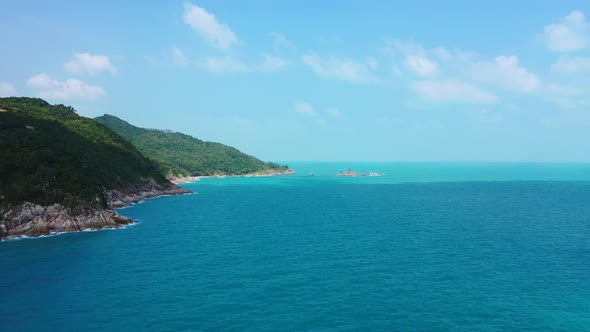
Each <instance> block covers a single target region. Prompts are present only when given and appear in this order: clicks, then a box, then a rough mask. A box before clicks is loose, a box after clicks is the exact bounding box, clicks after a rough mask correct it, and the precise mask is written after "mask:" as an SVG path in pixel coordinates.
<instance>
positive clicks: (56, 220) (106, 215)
mask: <svg viewBox="0 0 590 332" xmlns="http://www.w3.org/2000/svg"><path fill="white" fill-rule="evenodd" d="M1 218H3V220H1V221H0V239H2V238H10V237H17V236H39V235H46V234H50V233H53V232H73V231H81V230H85V229H102V228H119V227H121V226H125V225H128V224H131V223H133V220H131V219H129V218H126V217H123V216H120V215H119V214H117V213H116V212H115V211H112V210H95V211H85V212H83V213H80V214H77V215H73V214H72V210H71V209H68V208H65V207H64V206H63V205H60V204H53V205H50V206H41V205H35V204H33V203H29V202H26V203H24V204H22V205H21V206H18V207H16V208H14V209H11V210H9V211H7V212H6V213H4V214H3V216H2V217H1Z"/></svg>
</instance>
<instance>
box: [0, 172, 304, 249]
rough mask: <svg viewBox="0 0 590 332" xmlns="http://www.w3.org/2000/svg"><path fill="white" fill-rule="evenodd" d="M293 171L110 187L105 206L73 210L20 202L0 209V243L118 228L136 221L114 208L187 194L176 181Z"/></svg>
mask: <svg viewBox="0 0 590 332" xmlns="http://www.w3.org/2000/svg"><path fill="white" fill-rule="evenodd" d="M291 174H295V172H294V171H293V170H292V169H287V170H285V171H281V172H277V171H271V172H254V173H248V174H239V175H210V176H189V177H173V178H170V179H169V180H170V182H171V183H172V184H173V186H171V187H168V188H166V187H162V186H160V185H157V184H155V183H151V184H149V185H148V186H146V187H142V188H132V189H130V190H126V191H124V192H123V191H119V190H111V191H109V192H108V193H107V202H108V203H107V204H108V207H107V208H81V209H82V211H76V212H75V211H74V210H76V209H74V208H68V207H65V206H63V205H61V204H58V203H55V204H51V205H46V206H42V205H39V204H34V203H31V202H23V203H22V204H19V205H17V206H14V207H12V208H10V209H7V210H2V209H0V242H1V241H5V240H14V239H18V238H37V237H46V236H52V235H59V234H64V233H72V232H84V231H98V230H106V229H110V230H113V229H121V228H125V227H127V226H130V225H133V224H135V223H136V221H135V220H132V219H130V218H127V217H125V216H122V215H120V214H119V213H118V212H116V211H115V209H121V208H125V207H128V206H131V205H133V204H137V203H140V202H142V201H145V200H147V199H152V198H158V197H162V196H175V195H186V194H191V193H192V192H191V191H190V190H187V189H184V188H182V187H179V186H178V184H184V183H193V182H196V181H199V180H200V179H205V178H215V179H222V178H234V177H270V176H280V175H291Z"/></svg>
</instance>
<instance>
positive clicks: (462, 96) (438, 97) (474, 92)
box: [413, 79, 498, 104]
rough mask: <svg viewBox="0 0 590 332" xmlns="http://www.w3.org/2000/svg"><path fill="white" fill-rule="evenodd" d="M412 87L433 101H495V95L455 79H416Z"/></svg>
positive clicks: (496, 99) (483, 102) (487, 102)
mask: <svg viewBox="0 0 590 332" xmlns="http://www.w3.org/2000/svg"><path fill="white" fill-rule="evenodd" d="M413 89H414V91H416V92H417V93H418V94H420V95H421V96H422V97H424V98H426V99H429V100H434V101H457V102H467V103H481V104H489V103H497V102H498V97H496V95H494V94H492V93H489V92H486V91H483V90H481V89H480V88H478V87H477V86H474V85H471V84H468V83H465V82H461V81H458V80H455V79H448V80H445V81H431V80H425V81H418V82H415V83H414V84H413Z"/></svg>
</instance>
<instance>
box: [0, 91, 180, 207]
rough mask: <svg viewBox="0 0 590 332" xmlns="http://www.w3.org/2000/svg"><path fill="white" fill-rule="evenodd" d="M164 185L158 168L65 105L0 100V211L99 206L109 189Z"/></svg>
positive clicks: (104, 203) (129, 145) (100, 125)
mask: <svg viewBox="0 0 590 332" xmlns="http://www.w3.org/2000/svg"><path fill="white" fill-rule="evenodd" d="M154 183H157V184H160V185H163V186H169V185H170V182H168V180H166V178H165V177H163V176H162V175H161V173H160V172H159V169H158V166H157V165H155V164H154V163H153V162H152V161H150V160H149V159H147V158H145V157H144V156H143V155H142V154H141V153H140V152H139V151H137V149H136V148H135V147H134V146H133V145H132V144H130V143H129V142H127V141H126V140H125V139H124V138H122V137H121V136H119V135H118V134H117V133H115V132H114V131H112V130H110V129H109V128H107V127H106V126H104V125H102V124H100V123H97V122H95V121H93V120H91V119H88V118H84V117H81V116H79V115H77V114H76V112H75V110H74V109H73V108H71V107H68V106H64V105H50V104H48V103H47V102H46V101H44V100H42V99H36V98H0V208H1V207H3V206H7V205H9V204H18V203H21V202H23V201H30V202H33V203H36V204H42V205H46V204H52V203H61V204H63V205H66V206H69V207H80V208H84V207H97V206H102V207H105V206H106V203H107V198H106V192H107V191H109V190H121V191H129V190H134V189H137V188H141V187H143V186H146V185H149V184H154Z"/></svg>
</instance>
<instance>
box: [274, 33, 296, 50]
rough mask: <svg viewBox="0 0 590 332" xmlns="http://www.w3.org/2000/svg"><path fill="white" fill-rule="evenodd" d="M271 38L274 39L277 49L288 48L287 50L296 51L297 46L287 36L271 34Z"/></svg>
mask: <svg viewBox="0 0 590 332" xmlns="http://www.w3.org/2000/svg"><path fill="white" fill-rule="evenodd" d="M269 36H270V38H272V40H273V42H274V45H275V47H277V48H286V49H294V48H295V46H294V45H293V42H292V41H290V40H289V38H287V37H286V36H285V35H283V34H282V33H278V32H271V33H270V34H269Z"/></svg>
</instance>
